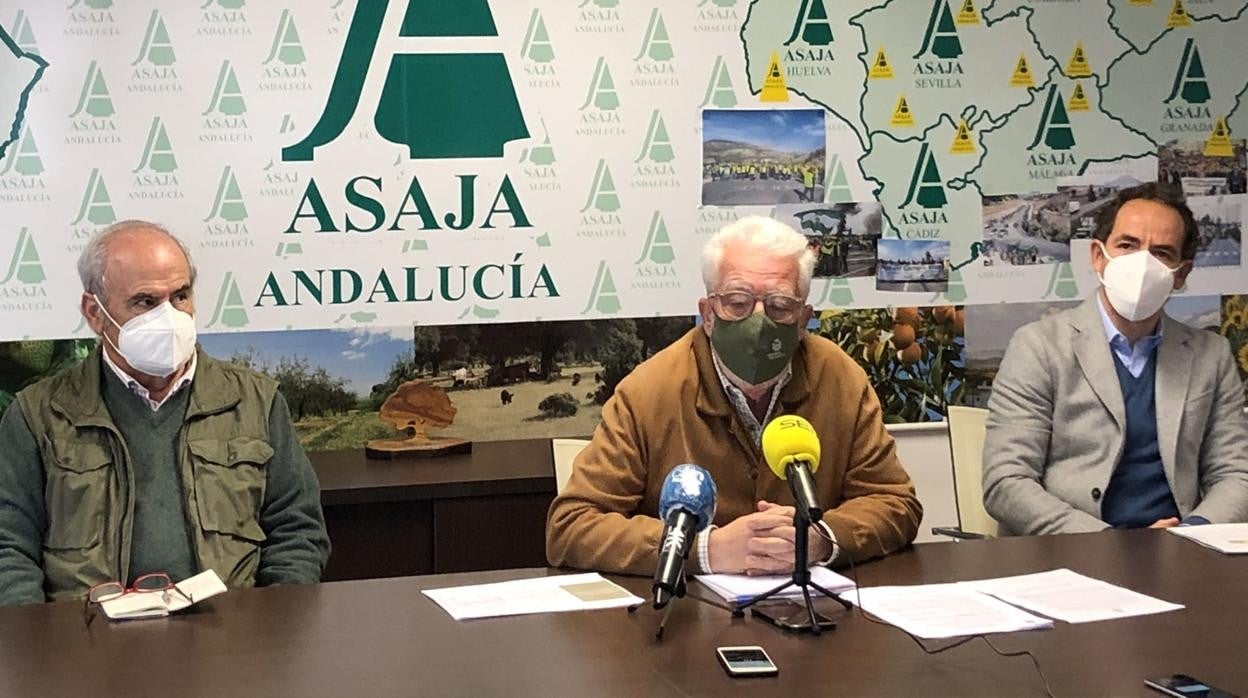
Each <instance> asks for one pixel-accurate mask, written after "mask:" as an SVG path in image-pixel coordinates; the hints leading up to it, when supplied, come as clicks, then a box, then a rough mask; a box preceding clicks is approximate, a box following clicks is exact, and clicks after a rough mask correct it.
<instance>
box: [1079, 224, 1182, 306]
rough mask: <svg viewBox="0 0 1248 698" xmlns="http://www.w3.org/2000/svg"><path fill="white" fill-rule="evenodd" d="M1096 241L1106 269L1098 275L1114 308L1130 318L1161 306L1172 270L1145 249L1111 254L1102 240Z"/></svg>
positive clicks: (1169, 288) (1170, 287) (1170, 283)
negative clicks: (1113, 255)
mask: <svg viewBox="0 0 1248 698" xmlns="http://www.w3.org/2000/svg"><path fill="white" fill-rule="evenodd" d="M1096 244H1098V245H1100V246H1101V253H1102V254H1104V255H1105V259H1106V260H1107V261H1106V263H1105V271H1104V272H1103V273H1101V274H1100V275H1099V276H1100V279H1101V285H1102V286H1104V287H1105V296H1106V297H1107V298H1109V304H1110V305H1111V306H1113V307H1114V310H1116V311H1118V314H1119V315H1121V316H1123V317H1124V318H1126V319H1128V320H1131V321H1133V322H1137V321H1139V320H1144V319H1146V318H1149V317H1152V316H1153V314H1154V313H1156V312H1157V311H1158V310H1161V306H1163V305H1165V304H1166V299H1168V298H1169V297H1170V292H1171V291H1173V290H1174V270H1173V269H1171V268H1170V267H1168V266H1166V265H1165V264H1163V263H1162V262H1161V260H1159V259H1157V258H1156V257H1154V256H1153V254H1152V253H1151V252H1149V251H1148V250H1140V251H1138V252H1128V253H1126V254H1121V255H1118V256H1117V257H1110V256H1109V250H1108V249H1107V248H1106V247H1105V243H1103V242H1101V241H1100V240H1097V241H1096Z"/></svg>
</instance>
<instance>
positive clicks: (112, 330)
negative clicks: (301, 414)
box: [0, 221, 329, 604]
mask: <svg viewBox="0 0 1248 698" xmlns="http://www.w3.org/2000/svg"><path fill="white" fill-rule="evenodd" d="M78 272H79V275H80V276H81V277H82V285H83V294H82V301H81V308H82V314H83V316H84V317H85V318H86V321H87V324H88V325H89V326H90V327H91V329H92V331H94V332H95V334H96V335H97V336H98V337H99V338H100V341H99V344H98V345H97V347H96V348H95V350H94V351H92V352H91V354H90V355H89V356H88V357H87V358H86V359H85V360H84V361H83V362H82V363H81V364H79V365H77V366H75V367H74V368H71V369H68V370H66V371H65V372H63V373H61V374H58V375H56V376H54V377H52V378H48V379H46V380H43V381H41V382H39V383H36V384H34V385H32V386H30V387H29V388H26V389H25V390H23V391H22V392H20V393H18V395H17V398H16V400H15V401H14V403H13V404H12V405H11V406H10V407H9V409H8V410H7V411H6V412H5V414H4V417H3V419H2V420H0V604H23V603H37V602H41V601H45V600H59V599H75V598H82V597H83V596H85V595H86V593H87V591H88V590H89V589H90V588H91V587H92V586H94V585H96V584H100V583H103V582H110V581H119V582H122V583H123V584H126V585H127V586H129V585H130V584H131V583H133V582H134V580H135V579H136V578H137V577H139V576H142V575H144V574H148V573H161V572H163V573H166V574H168V575H169V577H170V578H172V579H173V580H174V581H180V580H182V579H184V578H186V577H189V576H191V575H193V574H196V573H198V572H201V571H204V570H207V569H212V570H214V571H215V572H216V573H217V575H218V576H219V577H220V578H221V579H222V580H223V581H224V582H225V584H226V585H227V586H229V587H249V586H265V585H272V584H304V583H313V582H316V581H318V580H319V579H320V576H321V571H322V570H323V569H324V566H325V562H326V560H327V559H328V557H329V538H328V536H327V535H326V532H325V522H324V518H323V515H322V513H321V505H320V492H319V486H318V484H317V481H316V475H315V473H314V472H313V471H312V467H311V465H310V464H309V463H308V458H307V456H306V455H304V452H303V449H302V448H301V447H300V446H299V442H298V441H297V440H296V438H295V433H294V428H293V425H292V424H291V420H290V412H289V410H288V409H287V407H286V402H285V400H284V399H283V398H282V396H281V394H279V393H278V391H277V384H276V383H275V382H274V381H272V380H270V379H268V378H266V377H264V376H262V375H259V374H257V373H254V372H252V371H248V370H245V369H242V368H239V367H236V366H233V365H231V364H228V363H224V362H221V361H217V360H216V359H213V358H212V357H210V356H208V355H206V354H204V353H203V352H202V351H200V350H199V349H198V348H197V346H196V342H195V321H194V313H195V304H194V285H195V267H194V266H193V265H192V263H191V259H190V254H189V253H188V251H187V249H186V247H185V246H184V245H183V244H182V243H181V242H179V241H178V240H177V239H176V238H174V237H173V236H172V235H171V234H170V233H169V232H168V231H167V230H165V229H163V228H161V227H159V226H157V225H155V224H152V223H147V222H144V221H125V222H122V223H117V224H115V225H113V226H111V227H109V228H108V229H106V230H104V231H102V232H101V233H99V234H98V235H97V236H96V237H95V238H93V239H92V240H91V241H90V242H89V243H88V244H87V247H86V249H85V250H84V251H83V253H82V257H81V258H80V259H79V261H78Z"/></svg>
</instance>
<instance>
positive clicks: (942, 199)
mask: <svg viewBox="0 0 1248 698" xmlns="http://www.w3.org/2000/svg"><path fill="white" fill-rule="evenodd" d="M948 203H949V199H948V197H946V196H945V185H944V180H943V179H942V178H941V176H940V167H939V166H937V164H936V155H935V154H934V153H932V152H931V150H930V149H929V148H928V146H927V143H924V144H923V145H922V147H921V148H919V157H918V159H917V160H916V161H915V163H914V174H912V175H911V176H910V189H909V190H908V191H907V192H906V200H905V201H903V202H902V203H901V205H902V207H903V208H904V207H906V206H909V205H911V204H918V205H919V206H922V207H923V208H944V207H945V205H946V204H948Z"/></svg>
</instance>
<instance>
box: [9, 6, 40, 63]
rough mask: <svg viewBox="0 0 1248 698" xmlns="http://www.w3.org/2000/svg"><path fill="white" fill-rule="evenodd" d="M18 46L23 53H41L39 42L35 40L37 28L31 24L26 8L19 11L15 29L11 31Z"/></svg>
mask: <svg viewBox="0 0 1248 698" xmlns="http://www.w3.org/2000/svg"><path fill="white" fill-rule="evenodd" d="M9 36H11V37H12V38H13V41H14V43H16V44H17V47H18V48H19V49H21V50H22V52H23V53H33V54H35V55H40V54H39V42H37V41H35V30H34V29H32V28H31V26H30V18H29V17H27V16H26V11H25V10H18V11H17V19H14V20H13V31H11V32H9Z"/></svg>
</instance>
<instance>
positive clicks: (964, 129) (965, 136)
mask: <svg viewBox="0 0 1248 698" xmlns="http://www.w3.org/2000/svg"><path fill="white" fill-rule="evenodd" d="M949 152H950V153H951V154H953V155H974V154H975V139H974V138H972V137H971V127H970V126H968V125H967V123H966V119H963V120H962V121H961V122H959V123H958V132H957V133H955V134H954V135H953V145H952V146H950V147H949Z"/></svg>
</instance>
